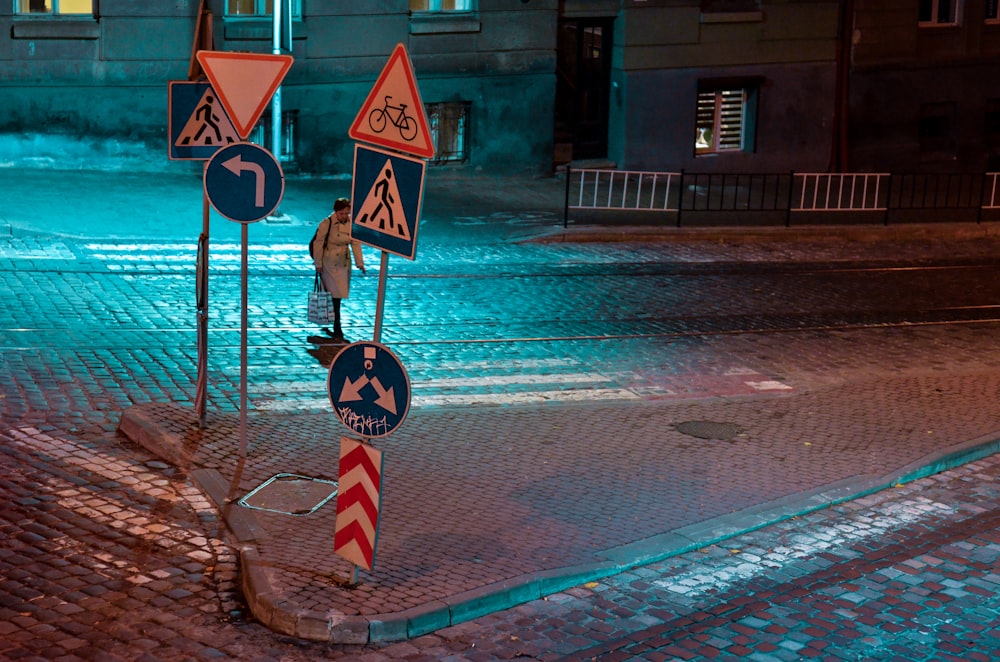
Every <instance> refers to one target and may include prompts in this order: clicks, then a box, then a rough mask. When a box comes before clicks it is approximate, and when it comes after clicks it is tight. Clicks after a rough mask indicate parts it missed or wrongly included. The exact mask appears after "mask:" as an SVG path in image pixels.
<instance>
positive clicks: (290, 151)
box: [247, 108, 299, 163]
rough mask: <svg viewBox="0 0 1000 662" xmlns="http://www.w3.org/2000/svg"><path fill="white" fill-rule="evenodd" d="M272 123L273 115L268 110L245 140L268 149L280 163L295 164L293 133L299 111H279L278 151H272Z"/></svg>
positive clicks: (297, 121) (296, 125)
mask: <svg viewBox="0 0 1000 662" xmlns="http://www.w3.org/2000/svg"><path fill="white" fill-rule="evenodd" d="M273 121H274V113H272V112H271V110H270V108H268V109H267V110H265V111H264V113H263V114H262V115H261V116H260V119H259V120H258V121H257V125H256V126H254V128H253V131H251V132H250V136H249V137H248V138H247V139H248V140H249V141H250V142H252V143H255V144H257V145H260V146H261V147H266V148H268V149H270V150H271V153H272V154H273V155H274V156H275V157H277V159H278V161H280V162H281V163H295V133H296V129H297V127H298V123H299V111H298V110H283V111H281V144H280V145H278V149H274V134H273V133H272V132H271V126H272V124H273Z"/></svg>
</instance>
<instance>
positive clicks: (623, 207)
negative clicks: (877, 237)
mask: <svg viewBox="0 0 1000 662" xmlns="http://www.w3.org/2000/svg"><path fill="white" fill-rule="evenodd" d="M571 209H572V210H593V211H595V212H608V211H622V212H628V213H630V214H631V213H654V214H661V215H663V214H665V215H667V216H672V217H674V218H675V220H676V224H677V226H678V227H679V226H680V225H681V220H682V218H684V217H688V216H690V215H693V216H695V217H701V216H702V215H705V214H708V215H711V214H713V213H728V214H729V216H730V218H731V219H734V220H735V221H736V224H739V223H740V222H742V221H744V220H745V219H746V218H747V217H745V216H744V214H747V213H754V214H756V213H757V212H770V217H771V218H772V219H773V221H772V222H775V223H777V222H782V223H784V224H785V225H790V224H791V223H792V219H793V216H795V217H798V218H807V217H810V216H813V217H815V216H819V215H821V214H822V215H827V216H832V217H838V216H839V215H843V214H850V215H852V218H859V219H862V220H863V219H865V218H880V219H881V220H882V222H883V223H885V224H888V223H889V221H890V216H893V217H894V218H895V219H896V220H901V221H906V220H912V219H914V218H919V217H920V216H919V215H920V214H921V213H924V214H926V213H928V212H942V211H948V210H952V211H955V212H962V214H960V215H964V216H971V215H974V216H975V220H976V222H980V221H981V220H982V216H983V214H982V212H983V210H997V209H1000V173H989V172H988V173H938V174H923V173H918V174H911V173H895V174H894V173H886V172H879V173H847V172H842V173H817V172H801V173H797V172H789V173H767V174H763V173H729V174H716V173H711V174H709V173H687V172H683V171H680V172H653V171H638V170H613V169H607V168H605V169H586V168H570V169H567V172H566V204H565V210H564V225H568V223H569V212H570V210H571ZM764 216H767V214H760V215H758V216H756V218H761V217H764ZM937 217H940V214H939V213H938V214H937ZM717 220H718V219H716V221H717ZM713 222H715V221H713ZM754 222H759V221H754Z"/></svg>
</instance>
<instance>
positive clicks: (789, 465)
mask: <svg viewBox="0 0 1000 662" xmlns="http://www.w3.org/2000/svg"><path fill="white" fill-rule="evenodd" d="M998 389H1000V376H998V375H994V374H991V373H975V372H963V371H954V372H951V371H949V372H941V373H940V374H913V375H903V376H898V377H887V378H880V379H872V380H870V381H867V382H861V383H857V382H856V383H851V384H842V385H833V386H829V387H826V388H816V389H813V390H810V391H808V392H797V393H796V394H795V395H784V396H782V395H779V396H773V395H766V396H765V395H762V396H753V397H749V398H742V399H734V400H727V401H720V400H691V401H683V402H664V401H652V402H639V403H628V404H621V403H618V404H607V403H605V404H590V405H558V406H535V407H516V408H500V407H492V408H491V407H482V408H465V409H447V408H444V409H428V410H418V411H415V412H412V413H411V415H410V417H409V418H408V419H407V422H406V425H405V426H404V427H403V428H402V429H401V430H400V431H399V432H397V433H395V434H393V435H391V436H390V437H388V438H385V439H383V440H380V441H379V442H378V443H377V444H376V445H377V446H378V447H379V448H380V449H381V450H383V451H384V452H385V468H384V475H383V480H384V488H383V502H382V518H381V523H380V532H379V539H378V549H377V555H376V563H375V568H374V570H373V571H372V572H371V573H367V572H360V573H359V574H358V576H357V578H358V580H359V582H358V584H357V585H356V586H354V587H352V586H350V585H349V582H350V580H351V578H352V570H353V567H352V566H351V564H350V563H348V562H347V561H345V560H343V559H341V558H340V557H339V556H337V555H335V554H334V553H333V551H332V548H333V531H334V524H335V508H334V506H333V502H332V501H331V502H329V503H327V504H326V505H324V506H322V507H320V508H319V509H317V510H316V511H315V512H314V513H312V514H308V515H290V514H284V513H275V512H267V511H264V510H254V509H249V508H245V507H242V506H240V505H238V504H234V501H237V500H238V499H239V498H240V497H242V496H243V495H245V494H246V493H248V492H250V491H251V490H253V489H254V488H256V487H258V486H259V485H261V484H262V483H263V482H264V481H266V480H267V479H269V478H271V477H273V476H275V475H276V474H280V473H294V474H299V475H303V476H308V477H312V478H324V479H335V478H336V474H337V462H338V453H339V443H338V439H339V436H340V435H341V434H342V432H343V431H345V428H343V427H342V426H341V425H340V423H339V422H338V421H337V420H336V418H335V417H334V415H333V414H332V413H330V414H325V415H320V414H311V415H297V416H274V415H268V414H262V413H254V414H252V415H251V416H250V417H249V421H248V432H247V438H248V442H249V443H248V448H249V451H248V454H247V458H246V461H245V462H242V463H241V462H239V461H238V460H239V435H238V422H237V418H236V416H235V415H217V416H212V417H210V418H209V421H208V425H207V426H206V429H205V430H204V431H201V430H199V429H198V428H197V426H196V424H195V420H194V417H193V415H192V412H191V411H190V410H189V409H186V408H184V407H181V406H178V405H170V404H148V405H140V406H136V407H133V408H132V409H130V410H128V411H126V412H125V413H124V415H123V418H122V422H121V428H120V429H121V431H122V432H124V433H125V434H126V435H127V436H128V437H130V438H131V439H132V440H134V441H136V442H138V443H140V444H142V445H143V446H145V447H146V448H148V449H149V450H152V451H153V452H155V453H157V454H159V455H161V457H164V458H165V459H168V460H170V461H172V462H175V463H178V464H180V465H181V466H183V467H187V468H188V469H189V470H190V471H191V473H192V474H193V475H194V477H195V478H196V480H197V481H198V482H199V483H200V484H201V485H202V487H203V489H204V490H206V492H207V493H208V494H209V495H211V496H212V498H213V499H214V500H215V501H216V502H217V503H218V504H219V506H220V508H221V509H222V511H223V513H224V515H225V517H226V520H227V522H228V525H229V528H230V530H231V531H232V532H233V533H234V534H235V535H236V537H237V538H238V539H239V540H240V544H241V546H242V559H241V561H242V566H243V568H242V569H243V572H242V576H243V585H244V591H245V594H246V597H247V599H248V601H249V603H250V605H251V609H252V611H253V613H254V615H255V617H256V618H258V619H259V620H261V621H262V622H263V623H264V624H266V625H268V626H269V627H270V628H272V629H273V630H276V631H278V632H282V633H286V634H292V635H295V636H298V637H301V638H305V639H311V640H317V641H330V642H334V643H365V642H369V641H371V642H375V641H390V640H398V639H403V638H407V637H414V636H417V635H420V634H423V633H427V632H430V631H433V630H436V629H439V628H442V627H446V626H448V625H452V624H456V623H460V622H463V621H466V620H469V619H471V618H475V617H477V616H480V615H483V614H487V613H491V612H493V611H497V610H500V609H504V608H507V607H510V606H512V605H515V604H518V603H521V602H524V601H527V600H531V599H535V598H538V597H540V596H544V595H546V594H549V593H552V592H555V591H559V590H563V589H565V588H568V587H571V586H574V585H578V584H580V583H582V582H585V581H588V580H591V579H596V578H601V577H605V576H609V575H612V574H615V573H618V572H621V571H624V570H627V569H629V568H632V567H635V566H637V565H641V564H645V563H649V562H651V561H654V560H656V559H661V558H665V557H668V556H671V555H675V554H679V553H682V552H684V551H687V550H691V549H696V548H700V547H703V546H706V545H708V544H710V543H712V542H715V541H719V540H722V539H725V538H728V537H730V536H733V535H737V534H739V533H741V532H745V531H749V530H753V529H756V528H758V527H760V526H763V525H766V524H768V523H772V522H776V521H780V520H783V519H786V518H789V517H792V516H796V515H800V514H803V513H806V512H809V511H811V510H815V509H817V508H821V507H824V506H826V505H829V504H831V503H836V502H840V501H843V500H845V499H851V498H855V497H858V496H860V495H864V494H867V493H870V492H872V491H874V490H879V489H882V488H885V487H888V486H890V485H892V484H894V483H896V482H897V481H900V480H911V479H913V478H915V477H919V476H921V475H927V474H929V473H933V472H936V471H940V470H942V469H945V468H948V467H951V466H956V465H958V464H961V463H963V462H967V461H969V460H971V459H973V458H975V457H981V456H983V455H985V454H989V453H992V452H996V450H997V449H998V448H1000V442H998V441H997V440H998V438H1000V432H998V431H997V429H996V418H997V414H998V413H1000V412H998V409H1000V408H998V406H997V405H996V404H995V402H994V401H995V398H994V397H993V394H995V393H996V392H997V391H998ZM692 430H693V431H694V432H695V433H698V431H699V430H700V431H701V432H703V433H705V432H707V434H702V435H701V436H708V437H711V436H713V435H714V436H715V437H716V438H708V439H706V438H699V437H697V436H692V435H691V434H685V431H688V432H691V431H692ZM957 440H963V441H962V443H958V444H956V443H955V442H956V441H957Z"/></svg>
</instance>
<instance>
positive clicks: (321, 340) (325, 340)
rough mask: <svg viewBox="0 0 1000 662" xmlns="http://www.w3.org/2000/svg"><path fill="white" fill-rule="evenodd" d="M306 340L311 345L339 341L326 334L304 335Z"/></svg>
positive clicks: (333, 343) (331, 343)
mask: <svg viewBox="0 0 1000 662" xmlns="http://www.w3.org/2000/svg"><path fill="white" fill-rule="evenodd" d="M306 341H307V342H310V343H312V344H313V345H336V344H338V343H339V342H340V341H339V340H337V339H336V338H328V337H326V336H308V337H306Z"/></svg>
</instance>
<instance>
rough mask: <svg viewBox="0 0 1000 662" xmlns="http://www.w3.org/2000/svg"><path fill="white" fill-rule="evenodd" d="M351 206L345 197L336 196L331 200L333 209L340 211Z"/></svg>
mask: <svg viewBox="0 0 1000 662" xmlns="http://www.w3.org/2000/svg"><path fill="white" fill-rule="evenodd" d="M350 206H351V201H350V200H348V199H347V198H337V199H336V200H334V201H333V211H340V210H341V209H347V208H348V207H350Z"/></svg>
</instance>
